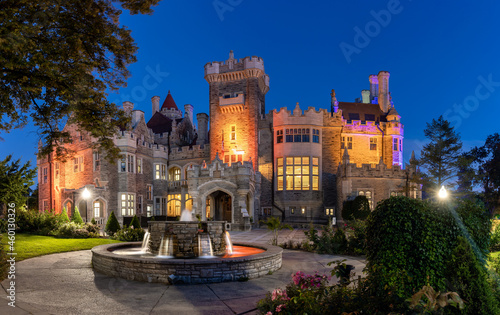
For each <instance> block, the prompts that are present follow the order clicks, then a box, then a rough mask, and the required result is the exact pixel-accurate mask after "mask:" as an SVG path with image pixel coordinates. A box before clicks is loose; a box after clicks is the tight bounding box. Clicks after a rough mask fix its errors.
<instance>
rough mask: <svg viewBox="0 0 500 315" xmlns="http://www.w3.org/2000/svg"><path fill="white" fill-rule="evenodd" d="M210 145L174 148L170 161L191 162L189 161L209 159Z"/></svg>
mask: <svg viewBox="0 0 500 315" xmlns="http://www.w3.org/2000/svg"><path fill="white" fill-rule="evenodd" d="M209 158H210V145H209V144H197V145H193V146H183V147H177V148H172V151H171V152H170V160H189V159H209Z"/></svg>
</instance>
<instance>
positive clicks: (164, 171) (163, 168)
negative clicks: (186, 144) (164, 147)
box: [161, 164, 167, 180]
mask: <svg viewBox="0 0 500 315" xmlns="http://www.w3.org/2000/svg"><path fill="white" fill-rule="evenodd" d="M161 179H163V180H165V179H167V166H166V165H165V164H162V165H161Z"/></svg>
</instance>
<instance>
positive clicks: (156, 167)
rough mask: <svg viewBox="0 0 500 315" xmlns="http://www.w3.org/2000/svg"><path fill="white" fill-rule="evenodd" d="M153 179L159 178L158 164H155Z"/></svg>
mask: <svg viewBox="0 0 500 315" xmlns="http://www.w3.org/2000/svg"><path fill="white" fill-rule="evenodd" d="M155 179H160V164H155Z"/></svg>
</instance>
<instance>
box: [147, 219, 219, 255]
mask: <svg viewBox="0 0 500 315" xmlns="http://www.w3.org/2000/svg"><path fill="white" fill-rule="evenodd" d="M199 230H200V226H199V222H198V221H150V222H148V231H149V233H150V239H149V248H150V249H151V252H152V253H153V255H158V253H159V251H160V243H161V239H162V237H167V236H172V239H173V248H174V256H175V257H176V258H193V257H196V256H198V235H199V234H207V233H208V235H209V236H210V239H211V240H212V250H213V253H214V255H224V254H225V252H226V241H225V232H226V229H225V221H202V222H201V230H203V232H200V231H199Z"/></svg>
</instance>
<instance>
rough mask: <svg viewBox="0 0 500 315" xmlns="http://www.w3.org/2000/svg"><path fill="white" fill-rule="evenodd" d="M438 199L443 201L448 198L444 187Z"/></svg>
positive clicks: (440, 190)
mask: <svg viewBox="0 0 500 315" xmlns="http://www.w3.org/2000/svg"><path fill="white" fill-rule="evenodd" d="M438 197H439V199H441V200H444V199H446V198H448V192H447V191H446V188H444V185H443V186H441V189H439V192H438Z"/></svg>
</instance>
